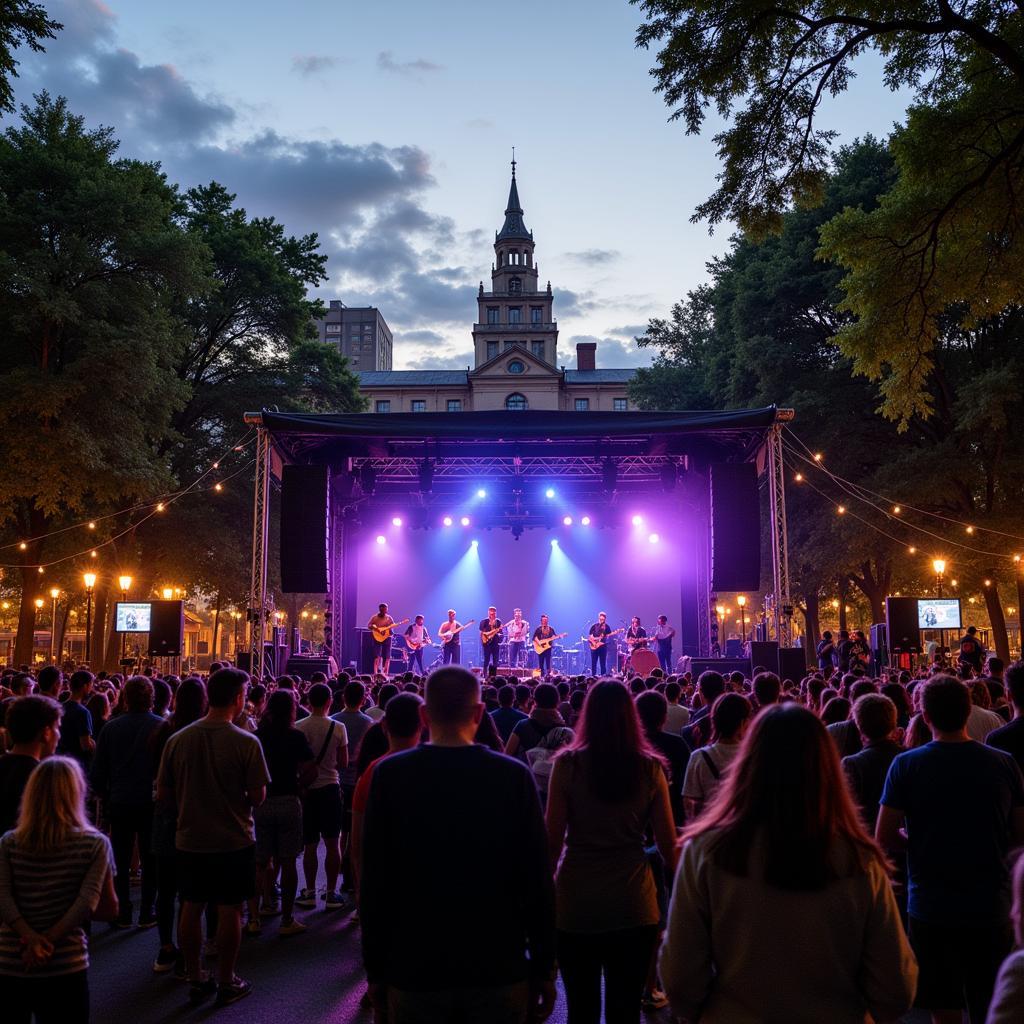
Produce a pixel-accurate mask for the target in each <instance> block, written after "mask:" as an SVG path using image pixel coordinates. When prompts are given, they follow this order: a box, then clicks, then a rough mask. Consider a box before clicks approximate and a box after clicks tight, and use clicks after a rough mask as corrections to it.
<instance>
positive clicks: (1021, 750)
mask: <svg viewBox="0 0 1024 1024" xmlns="http://www.w3.org/2000/svg"><path fill="white" fill-rule="evenodd" d="M985 743H986V744H987V745H988V746H990V747H995V748H996V750H1005V751H1006V753H1008V754H1009V755H1010V756H1011V757H1012V758H1013V759H1014V760H1015V761H1016V762H1017V764H1018V765H1020V768H1021V771H1024V718H1015V719H1014V720H1013V721H1012V722H1011V723H1010V724H1009V725H1004V726H1003V727H1002V728H1001V729H995V730H994V731H992V732H990V733H989V734H988V735H987V736H986V737H985Z"/></svg>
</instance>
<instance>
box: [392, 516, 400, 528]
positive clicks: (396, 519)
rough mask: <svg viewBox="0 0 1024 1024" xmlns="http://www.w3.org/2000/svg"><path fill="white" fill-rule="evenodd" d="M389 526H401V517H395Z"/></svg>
mask: <svg viewBox="0 0 1024 1024" xmlns="http://www.w3.org/2000/svg"><path fill="white" fill-rule="evenodd" d="M391 525H392V526H401V525H402V517H401V516H395V518H394V519H392V520H391Z"/></svg>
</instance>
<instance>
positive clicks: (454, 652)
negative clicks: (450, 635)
mask: <svg viewBox="0 0 1024 1024" xmlns="http://www.w3.org/2000/svg"><path fill="white" fill-rule="evenodd" d="M441 664H442V665H461V664H462V644H460V643H457V642H456V641H455V640H453V641H452V642H451V643H450V644H445V645H444V646H443V647H442V648H441Z"/></svg>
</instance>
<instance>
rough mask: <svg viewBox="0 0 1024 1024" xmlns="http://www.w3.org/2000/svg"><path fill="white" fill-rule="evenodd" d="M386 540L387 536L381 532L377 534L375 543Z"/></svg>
mask: <svg viewBox="0 0 1024 1024" xmlns="http://www.w3.org/2000/svg"><path fill="white" fill-rule="evenodd" d="M387 542H388V539H387V537H385V536H384V534H383V533H379V534H377V543H378V544H387Z"/></svg>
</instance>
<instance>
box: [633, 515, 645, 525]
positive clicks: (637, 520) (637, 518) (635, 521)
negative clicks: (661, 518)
mask: <svg viewBox="0 0 1024 1024" xmlns="http://www.w3.org/2000/svg"><path fill="white" fill-rule="evenodd" d="M633 525H634V526H643V525H644V517H643V516H639V515H637V516H633Z"/></svg>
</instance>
